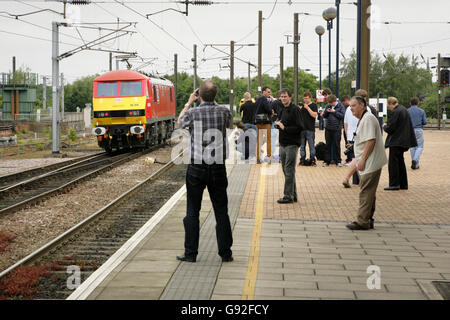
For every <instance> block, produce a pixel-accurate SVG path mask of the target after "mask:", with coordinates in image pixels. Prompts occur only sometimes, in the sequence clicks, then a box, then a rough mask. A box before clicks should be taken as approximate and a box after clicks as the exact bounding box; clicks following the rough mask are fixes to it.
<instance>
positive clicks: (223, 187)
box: [177, 80, 233, 262]
mask: <svg viewBox="0 0 450 320" xmlns="http://www.w3.org/2000/svg"><path fill="white" fill-rule="evenodd" d="M217 91H218V88H217V85H216V84H215V83H214V82H212V81H211V80H205V81H203V82H202V84H201V85H200V89H197V90H195V91H194V92H193V93H192V94H191V95H190V97H189V100H188V102H187V103H186V104H185V106H184V109H183V110H182V111H181V113H180V115H179V117H178V125H179V127H180V128H186V127H189V132H190V136H191V144H190V147H191V150H190V151H191V153H190V155H191V162H190V164H189V166H188V168H187V172H186V190H187V197H186V198H187V208H186V217H184V219H183V223H184V230H185V241H184V248H185V249H184V254H182V255H179V256H177V259H178V260H181V261H187V262H195V261H196V259H197V254H198V244H199V234H200V221H199V215H200V208H201V204H202V197H203V191H204V190H205V188H208V192H209V196H210V198H211V202H212V204H213V207H214V214H215V217H216V222H217V226H216V233H217V244H218V247H219V255H220V256H221V257H222V261H223V262H230V261H233V257H232V251H231V245H232V244H233V237H232V232H231V224H230V218H229V216H228V197H227V186H228V179H227V170H226V167H225V160H226V158H227V134H226V129H227V128H232V126H233V115H232V114H231V111H230V110H229V109H228V108H226V107H224V106H219V105H217V104H216V103H215V100H214V99H215V97H216V94H217ZM198 97H200V100H201V104H200V105H199V106H198V107H196V108H190V106H191V105H192V104H193V103H194V102H195V101H196V100H197V99H198ZM207 131H210V132H211V131H214V132H217V133H218V134H217V136H215V135H212V136H211V137H210V136H208V135H207V134H205V132H207ZM213 139H214V140H213ZM212 146H213V148H211V147H212ZM207 148H208V149H210V152H209V153H208V152H207ZM204 150H205V151H206V152H204ZM211 151H212V152H211Z"/></svg>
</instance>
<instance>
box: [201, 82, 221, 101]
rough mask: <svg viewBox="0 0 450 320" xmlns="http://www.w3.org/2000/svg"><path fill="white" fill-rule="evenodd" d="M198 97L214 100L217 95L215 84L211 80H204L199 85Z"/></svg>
mask: <svg viewBox="0 0 450 320" xmlns="http://www.w3.org/2000/svg"><path fill="white" fill-rule="evenodd" d="M199 95H200V98H202V100H203V101H205V102H214V99H215V98H216V95H217V85H216V84H215V83H214V82H213V81H211V80H205V81H203V82H202V84H201V85H200V91H199Z"/></svg>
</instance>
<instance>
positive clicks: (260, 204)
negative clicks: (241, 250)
mask: <svg viewBox="0 0 450 320" xmlns="http://www.w3.org/2000/svg"><path fill="white" fill-rule="evenodd" d="M266 166H267V165H266V164H263V165H262V168H264V167H266ZM262 168H261V169H262ZM265 187H266V175H265V174H261V179H260V182H259V192H258V199H257V202H256V212H255V223H254V225H253V235H252V243H251V248H250V256H249V258H248V267H247V275H246V276H245V282H244V289H243V291H242V300H252V299H254V296H255V287H256V278H257V277H258V263H259V252H260V244H261V230H262V220H263V208H264V192H265Z"/></svg>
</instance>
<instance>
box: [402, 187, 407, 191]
mask: <svg viewBox="0 0 450 320" xmlns="http://www.w3.org/2000/svg"><path fill="white" fill-rule="evenodd" d="M400 190H408V187H400Z"/></svg>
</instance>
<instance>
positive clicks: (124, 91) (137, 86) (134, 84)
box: [120, 81, 142, 96]
mask: <svg viewBox="0 0 450 320" xmlns="http://www.w3.org/2000/svg"><path fill="white" fill-rule="evenodd" d="M120 95H121V96H142V81H126V82H124V81H122V82H121V83H120Z"/></svg>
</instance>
